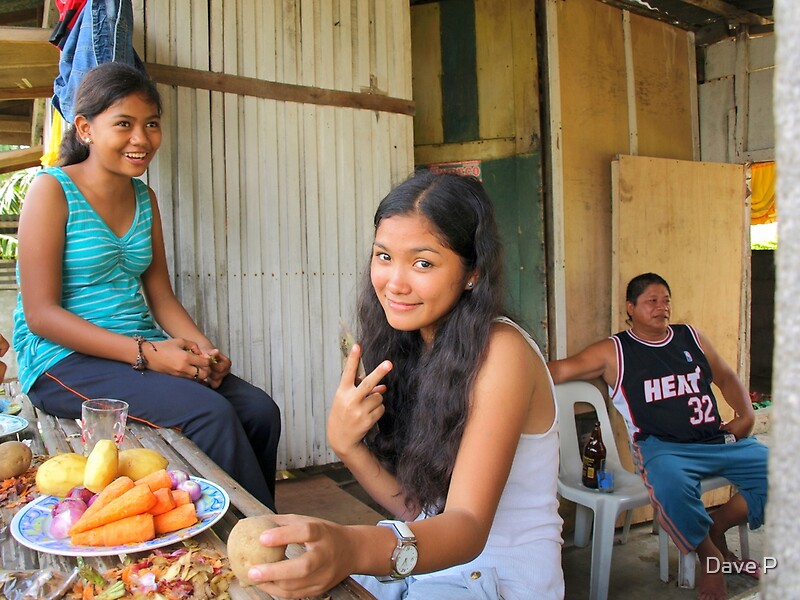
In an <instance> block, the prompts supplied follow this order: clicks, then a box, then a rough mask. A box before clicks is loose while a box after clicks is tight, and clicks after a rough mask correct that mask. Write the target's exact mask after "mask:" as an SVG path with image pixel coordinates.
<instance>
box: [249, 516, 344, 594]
mask: <svg viewBox="0 0 800 600" xmlns="http://www.w3.org/2000/svg"><path fill="white" fill-rule="evenodd" d="M268 518H269V519H270V520H272V521H274V522H275V523H276V524H277V525H278V527H276V528H274V529H268V530H266V531H263V532H262V533H261V536H260V538H259V542H260V543H261V545H262V546H265V547H281V548H283V547H285V546H287V545H289V544H300V545H302V546H304V547H305V549H306V551H305V552H304V553H303V554H301V555H300V556H298V557H296V558H291V559H289V560H283V561H280V562H273V563H263V564H258V565H255V566H252V567H251V568H250V570H249V571H248V574H247V575H248V578H249V579H250V580H252V581H254V582H255V583H256V584H258V586H259V588H261V589H262V590H264V591H265V592H267V593H268V594H270V595H271V596H276V597H279V598H303V597H305V596H318V595H320V594H324V593H325V592H327V591H328V590H330V589H331V588H333V587H334V586H336V585H337V584H338V583H339V582H340V581H342V580H343V579H345V578H346V577H347V576H348V575H350V573H352V572H353V570H354V569H355V565H354V564H351V559H352V557H353V555H354V553H353V552H350V551H349V549H350V548H351V539H350V534H349V533H348V531H349V529H348V528H347V527H345V526H343V525H338V524H336V523H332V522H330V521H325V520H323V519H317V518H314V517H306V516H303V515H270V516H269V517H268Z"/></svg>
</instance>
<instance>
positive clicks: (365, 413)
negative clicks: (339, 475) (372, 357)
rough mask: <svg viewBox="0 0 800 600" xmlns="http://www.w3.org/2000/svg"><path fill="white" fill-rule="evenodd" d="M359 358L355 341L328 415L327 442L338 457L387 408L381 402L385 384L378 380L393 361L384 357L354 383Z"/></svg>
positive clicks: (349, 448)
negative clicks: (369, 371) (362, 377)
mask: <svg viewBox="0 0 800 600" xmlns="http://www.w3.org/2000/svg"><path fill="white" fill-rule="evenodd" d="M360 358H361V346H359V345H358V344H355V345H354V346H353V348H352V349H351V350H350V355H349V356H348V357H347V362H345V365H344V371H343V372H342V379H341V381H340V382H339V387H338V388H337V390H336V395H335V396H334V397H333V406H331V412H330V416H329V417H328V442H329V443H330V445H331V448H332V449H333V451H334V452H336V454H337V455H338V456H339V457H340V458H341V457H343V456H345V455H346V454H347V453H348V452H349V451H350V450H351V449H352V448H354V447H356V446H358V445H360V444H361V442H362V440H363V439H364V437H365V436H366V435H367V432H368V431H369V430H370V429H371V428H372V426H373V425H375V423H377V422H378V419H380V418H381V417H382V416H383V413H384V412H385V410H386V409H385V407H384V406H383V393H384V392H385V391H386V386H385V385H384V384H381V383H380V381H381V379H383V378H384V377H385V376H386V374H387V373H388V372H389V371H391V370H392V363H391V362H390V361H388V360H385V361H383V362H382V363H381V364H379V365H378V366H377V367H375V370H374V371H372V372H371V373H369V374H368V375H367V376H366V377H364V379H363V380H362V381H361V382H359V383H358V384H356V381H357V380H356V377H357V373H358V362H359V359H360Z"/></svg>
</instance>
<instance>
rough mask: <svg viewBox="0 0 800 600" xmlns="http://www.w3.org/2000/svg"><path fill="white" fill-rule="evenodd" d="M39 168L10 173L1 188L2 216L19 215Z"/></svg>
mask: <svg viewBox="0 0 800 600" xmlns="http://www.w3.org/2000/svg"><path fill="white" fill-rule="evenodd" d="M37 171H38V168H32V169H24V170H22V171H14V172H13V173H10V174H9V175H8V176H7V177H6V178H5V180H4V181H3V183H2V186H0V214H2V215H18V214H19V213H20V210H22V201H23V199H24V198H25V194H26V193H27V191H28V187H30V185H31V181H33V178H34V176H35V175H36V172H37Z"/></svg>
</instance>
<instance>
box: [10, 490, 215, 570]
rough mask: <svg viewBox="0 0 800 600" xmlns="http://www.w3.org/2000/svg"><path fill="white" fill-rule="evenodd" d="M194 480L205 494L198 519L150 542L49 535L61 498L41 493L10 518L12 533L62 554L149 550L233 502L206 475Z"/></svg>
mask: <svg viewBox="0 0 800 600" xmlns="http://www.w3.org/2000/svg"><path fill="white" fill-rule="evenodd" d="M191 479H192V481H196V482H197V483H199V484H200V489H201V491H202V495H201V496H200V499H199V500H198V501H197V502H195V507H196V508H197V518H198V522H197V523H195V524H194V525H192V526H191V527H186V528H184V529H180V530H178V531H173V532H172V533H167V534H165V535H162V536H159V537H157V538H155V539H152V540H150V541H149V542H142V543H140V544H123V545H121V546H75V545H73V544H71V543H70V541H69V538H65V539H63V540H56V539H53V538H51V537H50V534H49V533H48V532H49V530H50V520H51V519H52V516H51V513H52V511H53V506H55V504H56V502H58V500H59V498H57V497H56V496H40V497H39V498H37V499H36V500H34V501H33V502H31V503H29V504H26V505H25V506H24V507H23V508H21V509H20V511H19V512H18V513H17V514H16V515H14V519H13V520H12V521H11V535H13V536H14V538H15V539H16V540H17V541H18V542H19V543H20V544H22V545H23V546H27V547H28V548H32V549H33V550H37V551H38V552H45V553H47V554H59V555H61V556H113V555H115V554H129V553H132V552H146V551H148V550H153V549H155V548H161V547H162V546H168V545H169V544H174V543H176V542H180V541H182V540H186V539H189V538H190V537H192V536H195V535H197V534H198V533H200V532H201V531H205V530H206V529H208V528H209V527H211V526H212V525H213V524H214V523H216V522H217V521H219V520H220V519H221V518H222V515H224V514H225V511H227V510H228V506H229V505H230V498H228V494H226V493H225V490H223V489H222V488H221V487H219V486H218V485H217V484H215V483H212V482H210V481H208V480H206V479H200V478H199V477H192V478H191Z"/></svg>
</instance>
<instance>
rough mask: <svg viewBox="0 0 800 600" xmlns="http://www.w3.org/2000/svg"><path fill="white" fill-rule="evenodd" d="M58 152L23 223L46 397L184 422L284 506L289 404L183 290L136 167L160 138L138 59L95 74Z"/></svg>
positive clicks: (22, 301)
mask: <svg viewBox="0 0 800 600" xmlns="http://www.w3.org/2000/svg"><path fill="white" fill-rule="evenodd" d="M75 113H76V116H75V121H74V123H73V124H72V126H71V127H70V128H69V130H68V132H67V135H66V136H65V138H64V140H63V142H62V145H61V149H60V154H59V160H60V166H59V167H55V168H51V169H45V170H43V171H42V172H41V173H40V174H39V176H37V177H36V179H35V180H34V182H33V183H32V184H31V187H30V189H29V191H28V194H27V195H26V197H25V201H24V203H23V210H22V216H21V217H20V228H19V266H18V282H19V286H20V294H19V300H18V304H17V308H16V310H15V313H14V336H13V344H14V349H15V350H16V352H17V360H18V364H19V373H20V380H21V382H22V388H23V390H25V391H27V392H28V395H29V396H30V398H31V401H32V402H33V403H34V404H35V405H36V406H37V407H39V408H40V409H42V410H45V411H47V412H50V413H52V414H55V415H57V416H62V417H73V418H78V417H80V409H81V403H82V401H83V400H85V399H87V398H97V397H112V398H120V399H123V400H126V401H127V402H128V404H129V406H130V408H129V418H131V419H134V420H139V421H143V422H146V423H148V424H151V425H154V426H158V427H174V428H179V429H180V430H181V431H183V433H184V434H186V435H187V436H188V437H189V438H190V439H192V440H193V441H194V442H195V443H196V444H197V445H198V446H200V448H201V449H202V450H203V451H204V452H206V454H208V455H209V456H210V457H211V458H212V459H213V460H214V461H215V462H217V464H219V465H220V466H221V467H222V468H223V469H225V470H226V471H227V472H228V473H230V474H231V475H232V476H233V477H234V478H235V479H237V480H239V482H240V483H241V484H242V485H243V486H244V487H245V488H247V489H248V491H250V492H251V493H252V494H253V495H254V496H255V497H256V498H258V499H259V500H261V501H262V502H263V503H264V504H265V505H267V506H268V507H270V508H272V509H273V510H274V508H275V507H274V501H273V497H274V484H275V463H276V459H277V445H278V440H279V437H280V412H279V410H278V407H277V405H276V404H275V402H273V400H272V399H271V398H270V397H269V396H268V395H267V394H266V393H265V392H264V391H263V390H260V389H258V388H256V387H254V386H252V385H250V384H248V383H246V382H244V381H242V380H241V379H239V378H237V377H236V376H234V375H232V374H231V361H230V359H229V358H228V356H227V355H225V354H224V353H223V352H222V351H221V350H220V349H219V348H217V347H216V346H215V344H214V343H213V342H212V341H211V340H209V339H208V338H207V337H206V336H205V334H203V332H202V331H200V329H199V328H198V327H197V325H196V323H195V322H194V320H193V319H192V317H191V316H190V315H189V314H188V313H187V312H186V310H185V309H184V308H183V306H182V305H181V303H180V302H179V301H178V299H177V297H176V296H175V293H174V291H173V289H172V284H171V282H170V279H169V272H168V269H167V261H166V252H165V250H164V238H163V234H162V231H161V218H160V214H159V210H158V204H157V203H156V200H155V194H154V193H153V191H152V190H151V189H150V188H149V187H148V186H147V185H146V184H144V183H143V182H142V181H140V180H139V179H137V178H138V177H140V176H141V175H143V174H144V172H145V171H146V169H147V167H148V166H149V164H150V162H151V160H152V159H153V156H154V155H155V152H156V151H157V150H158V148H159V146H160V144H161V101H160V98H159V95H158V91H157V90H156V88H155V85H154V84H153V82H152V81H151V80H150V79H149V78H148V77H147V75H146V74H145V73H143V72H142V71H139V70H138V69H136V68H134V67H131V66H128V65H125V64H121V63H108V64H103V65H100V66H98V67H96V68H95V69H93V70H92V71H90V72H89V73H87V74H86V75H85V76H84V80H83V81H82V83H81V85H80V87H79V90H78V94H77V97H76V101H75Z"/></svg>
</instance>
